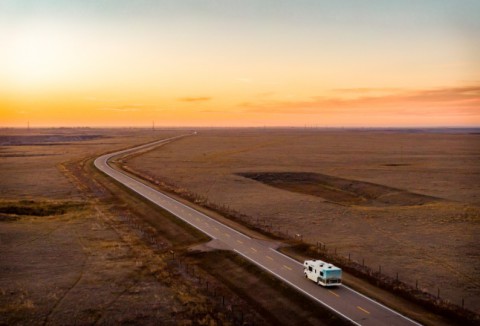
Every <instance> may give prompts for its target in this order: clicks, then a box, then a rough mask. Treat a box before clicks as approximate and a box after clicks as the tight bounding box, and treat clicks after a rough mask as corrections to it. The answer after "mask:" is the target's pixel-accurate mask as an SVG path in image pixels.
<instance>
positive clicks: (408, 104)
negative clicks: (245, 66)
mask: <svg viewBox="0 0 480 326" xmlns="http://www.w3.org/2000/svg"><path fill="white" fill-rule="evenodd" d="M351 90H353V89H351ZM359 90H362V91H359ZM363 90H367V88H365V89H356V92H358V93H362V92H363V93H365V92H364V91H363ZM370 90H373V89H370ZM378 90H379V89H376V91H377V92H378ZM383 90H387V89H383ZM389 90H392V89H389ZM238 106H239V107H242V108H244V111H247V112H256V113H281V114H324V113H332V114H333V113H336V114H342V113H343V114H369V113H374V112H379V113H380V112H381V113H389V114H405V115H430V114H457V115H480V86H469V87H453V88H442V89H427V90H410V91H408V90H399V91H397V92H394V93H390V94H385V95H375V96H373V95H363V96H356V97H353V98H352V97H349V98H345V97H342V96H336V97H335V96H334V97H324V96H316V97H309V98H304V99H302V100H299V101H273V100H271V101H267V100H259V101H254V102H243V103H240V104H239V105H238Z"/></svg>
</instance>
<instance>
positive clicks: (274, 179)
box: [237, 172, 438, 206]
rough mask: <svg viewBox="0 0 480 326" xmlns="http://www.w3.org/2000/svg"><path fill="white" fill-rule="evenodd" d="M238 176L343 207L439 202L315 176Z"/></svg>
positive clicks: (267, 174)
mask: <svg viewBox="0 0 480 326" xmlns="http://www.w3.org/2000/svg"><path fill="white" fill-rule="evenodd" d="M237 175H240V176H242V177H245V178H249V179H252V180H255V181H259V182H263V183H265V184H267V185H269V186H272V187H276V188H280V189H284V190H288V191H293V192H298V193H301V194H306V195H312V196H316V197H321V198H323V199H325V200H328V201H331V202H334V203H339V204H342V205H359V206H413V205H424V204H427V203H431V202H435V201H437V200H438V199H436V198H433V197H430V196H425V195H419V194H415V193H411V192H408V191H405V190H401V189H396V188H392V187H387V186H383V185H379V184H375V183H371V182H363V181H358V180H353V179H344V178H339V177H334V176H330V175H326V174H320V173H312V172H248V173H237Z"/></svg>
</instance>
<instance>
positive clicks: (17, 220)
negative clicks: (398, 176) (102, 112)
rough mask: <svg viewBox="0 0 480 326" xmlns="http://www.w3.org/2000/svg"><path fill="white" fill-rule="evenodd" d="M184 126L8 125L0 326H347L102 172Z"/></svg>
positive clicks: (2, 138) (2, 172)
mask: <svg viewBox="0 0 480 326" xmlns="http://www.w3.org/2000/svg"><path fill="white" fill-rule="evenodd" d="M181 133H184V131H179V130H173V131H172V130H170V131H168V130H166V131H155V132H154V131H151V130H135V129H112V130H95V129H94V130H89V129H51V130H48V129H42V130H31V131H26V130H15V129H6V130H2V134H0V144H1V145H0V155H1V157H2V159H1V161H0V163H1V164H2V166H1V169H0V179H1V180H2V181H1V188H0V192H1V197H0V198H1V199H0V252H2V254H1V255H0V324H8V325H11V324H44V325H57V324H157V325H158V324H161V325H192V324H196V325H217V324H221V325H233V324H241V323H242V322H246V323H247V324H262V325H282V324H283V325H287V324H291V323H296V322H300V321H301V322H302V324H306V325H308V324H310V325H332V324H333V325H342V324H344V322H343V321H342V320H340V319H339V318H338V317H336V316H335V315H333V314H332V313H330V312H329V311H326V310H325V309H324V308H323V307H321V306H319V305H318V304H315V303H312V302H310V301H309V300H308V299H305V298H301V299H298V294H297V293H296V292H295V291H294V290H292V289H290V288H285V287H282V288H281V289H279V288H278V287H279V282H278V281H275V280H273V279H272V278H271V276H269V275H266V274H265V273H263V272H260V271H259V270H258V269H256V268H255V267H253V266H252V265H251V264H250V263H248V262H246V261H243V260H242V259H240V258H239V257H236V256H235V255H233V254H226V253H221V252H216V251H207V252H204V251H203V249H202V248H203V247H205V245H204V243H205V242H208V241H209V239H208V237H206V236H205V235H203V234H202V233H200V232H198V231H196V230H194V229H192V228H191V227H189V226H188V225H186V224H185V223H183V222H181V221H179V220H178V219H176V218H175V217H173V216H171V215H170V214H168V213H166V212H165V211H163V210H161V209H158V208H156V207H154V206H153V205H151V204H149V203H148V202H146V201H145V200H143V199H142V198H139V197H138V196H136V195H135V194H133V193H131V192H129V191H125V189H124V188H123V187H121V186H120V185H118V184H117V183H115V182H113V181H112V180H110V179H109V178H107V177H106V176H104V175H103V174H101V173H99V172H98V171H96V170H95V169H94V168H93V165H92V160H93V158H94V157H96V156H97V155H100V154H102V153H105V152H109V151H113V150H116V149H121V148H125V147H129V146H132V145H134V144H141V143H146V142H150V141H152V140H157V139H159V138H167V137H171V136H173V135H177V134H181ZM172 252H174V253H175V260H173V259H172V258H173V257H172ZM223 269H228V270H229V272H230V273H231V274H234V275H236V277H235V278H232V279H228V280H227V279H225V277H224V275H223V274H221V271H222V270H223ZM246 284H252V285H255V286H259V285H262V289H263V290H262V291H263V292H264V293H265V295H267V294H270V295H275V296H278V295H282V296H283V297H284V298H283V299H279V300H275V301H271V300H259V298H258V297H257V296H256V293H254V292H249V291H246V290H245V285H246ZM302 300H303V301H302ZM299 302H300V303H302V302H303V303H305V304H299ZM305 305H306V306H307V308H306V307H305ZM267 312H268V313H267ZM277 314H278V316H282V318H279V317H275V316H276V315H277Z"/></svg>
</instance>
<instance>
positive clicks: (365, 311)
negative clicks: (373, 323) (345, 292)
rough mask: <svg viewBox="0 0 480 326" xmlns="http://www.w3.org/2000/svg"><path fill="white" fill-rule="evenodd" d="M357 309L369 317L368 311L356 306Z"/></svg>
mask: <svg viewBox="0 0 480 326" xmlns="http://www.w3.org/2000/svg"><path fill="white" fill-rule="evenodd" d="M357 309H358V310H361V311H363V312H364V313H366V314H367V315H370V312H369V311H368V310H365V309H363V308H362V307H360V306H357Z"/></svg>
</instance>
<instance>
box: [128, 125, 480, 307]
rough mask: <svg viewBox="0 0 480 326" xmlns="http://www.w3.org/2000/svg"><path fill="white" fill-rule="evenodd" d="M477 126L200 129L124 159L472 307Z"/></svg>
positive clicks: (478, 183) (479, 266)
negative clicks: (355, 128)
mask: <svg viewBox="0 0 480 326" xmlns="http://www.w3.org/2000/svg"><path fill="white" fill-rule="evenodd" d="M479 163H480V135H479V134H478V132H476V131H475V130H473V131H472V130H341V129H338V130H335V129H333V130H328V129H327V130H322V129H217V130H200V131H199V132H198V134H197V135H194V136H192V137H187V138H184V139H181V140H179V141H177V142H175V143H171V144H168V145H166V146H162V147H160V148H157V149H155V150H152V151H150V152H147V153H144V154H142V155H138V156H133V157H131V158H130V159H128V160H127V161H125V162H124V164H125V165H126V166H127V167H128V168H129V169H131V170H133V171H136V172H138V174H140V175H143V176H146V177H148V178H150V179H152V180H155V181H157V182H158V183H163V184H164V185H167V186H168V187H170V188H172V189H176V190H177V192H178V193H182V192H184V193H189V194H191V195H193V196H194V197H195V198H197V201H198V202H207V203H212V204H214V205H215V207H220V208H222V209H224V210H226V211H228V212H234V214H236V215H237V216H239V219H243V220H245V221H247V222H249V223H250V224H257V225H258V226H259V227H263V228H265V229H266V230H268V231H271V232H273V233H276V232H277V233H279V234H289V235H296V236H298V237H300V238H301V239H302V240H303V241H305V242H308V243H312V244H316V243H317V242H319V243H321V244H323V245H325V247H326V248H327V249H328V250H330V251H335V252H336V253H337V254H338V255H342V256H345V257H347V256H350V257H351V259H352V260H355V261H357V262H359V263H361V264H365V265H367V266H370V267H371V268H372V269H374V270H379V269H381V271H382V273H385V274H387V275H391V276H394V277H395V276H396V275H397V273H398V278H399V279H400V280H402V281H404V282H406V283H408V284H412V285H413V286H415V284H418V287H419V288H420V289H421V290H424V291H426V292H429V293H432V294H434V295H440V297H441V298H444V299H447V300H450V301H451V302H453V303H455V304H458V305H461V303H462V299H463V300H464V304H465V307H466V308H468V309H471V310H473V311H475V312H476V313H479V312H480V239H479V236H478V235H479V234H480V164H479Z"/></svg>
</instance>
